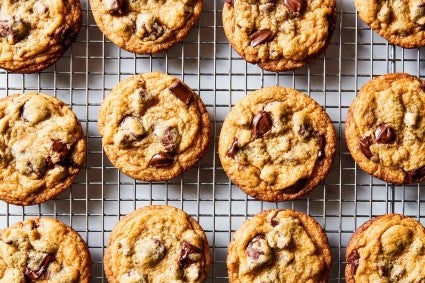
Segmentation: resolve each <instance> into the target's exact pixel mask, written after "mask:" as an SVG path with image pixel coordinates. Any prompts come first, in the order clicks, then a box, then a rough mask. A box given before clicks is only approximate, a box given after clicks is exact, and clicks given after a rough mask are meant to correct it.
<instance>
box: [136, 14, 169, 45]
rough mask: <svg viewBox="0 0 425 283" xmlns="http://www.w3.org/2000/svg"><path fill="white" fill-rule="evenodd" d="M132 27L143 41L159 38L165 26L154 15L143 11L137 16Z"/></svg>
mask: <svg viewBox="0 0 425 283" xmlns="http://www.w3.org/2000/svg"><path fill="white" fill-rule="evenodd" d="M134 29H135V32H136V36H138V37H139V38H142V39H143V40H145V41H149V40H150V41H152V40H156V39H158V38H160V37H161V36H162V35H163V34H164V32H165V28H164V27H163V26H162V24H161V22H160V21H158V19H157V18H156V17H155V16H154V15H149V14H143V13H141V14H139V15H138V16H137V19H136V24H135V26H134Z"/></svg>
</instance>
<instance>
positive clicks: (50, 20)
mask: <svg viewBox="0 0 425 283" xmlns="http://www.w3.org/2000/svg"><path fill="white" fill-rule="evenodd" d="M81 21H82V15H81V7H80V1H79V0H69V1H68V0H67V1H65V0H14V1H10V0H7V1H6V0H5V1H1V4H0V50H1V52H0V67H1V68H3V69H6V70H8V71H11V72H18V73H34V72H39V71H41V70H43V69H45V68H47V67H49V66H50V65H52V64H54V63H55V62H56V61H57V60H58V59H59V58H60V57H61V56H62V55H63V54H64V53H65V51H66V50H67V49H68V47H69V46H71V44H72V43H73V42H74V40H75V39H76V38H77V35H78V32H79V31H80V28H81Z"/></svg>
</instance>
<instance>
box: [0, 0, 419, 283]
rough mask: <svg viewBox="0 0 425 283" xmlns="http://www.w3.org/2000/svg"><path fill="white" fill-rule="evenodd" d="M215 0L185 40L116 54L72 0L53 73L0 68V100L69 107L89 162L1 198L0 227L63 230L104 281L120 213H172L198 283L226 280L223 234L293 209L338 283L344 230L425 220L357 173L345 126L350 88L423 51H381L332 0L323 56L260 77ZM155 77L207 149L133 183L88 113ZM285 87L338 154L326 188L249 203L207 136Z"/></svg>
mask: <svg viewBox="0 0 425 283" xmlns="http://www.w3.org/2000/svg"><path fill="white" fill-rule="evenodd" d="M223 1H224V0H205V1H204V2H205V4H204V10H203V12H202V15H201V19H200V21H199V23H198V24H197V26H195V28H194V29H193V30H192V32H191V33H190V34H189V36H188V37H187V38H186V39H185V40H184V42H183V43H181V44H178V45H176V46H174V47H173V48H171V49H169V50H168V51H167V52H166V53H161V54H155V55H152V56H141V55H135V54H133V53H129V52H126V51H123V50H121V49H119V48H118V47H116V46H115V45H114V44H112V43H111V42H110V41H108V40H107V39H105V38H104V37H103V35H102V33H101V32H100V31H99V29H98V28H97V26H96V24H95V21H94V20H93V17H92V14H91V11H90V8H89V5H88V1H87V0H82V8H83V14H84V20H83V27H82V30H81V32H80V34H79V37H78V39H77V41H76V42H75V43H74V44H73V45H72V47H71V48H70V49H69V50H68V51H67V52H66V54H65V55H64V56H63V57H62V58H61V59H60V60H59V61H58V62H57V63H56V64H55V65H54V66H52V67H50V68H49V69H47V70H45V71H43V72H41V73H39V74H31V75H22V74H12V73H7V72H4V71H0V96H6V95H10V94H14V93H22V92H26V91H40V92H45V93H48V94H51V95H53V96H56V97H58V98H59V99H61V100H63V101H64V102H66V103H67V104H69V105H70V106H71V107H72V109H73V110H74V112H75V113H76V114H77V116H78V118H79V119H80V121H81V123H82V126H83V128H84V131H85V134H86V137H87V146H88V147H87V161H86V164H85V166H84V168H83V169H82V170H81V172H80V174H79V176H78V178H77V180H76V182H75V183H74V184H73V186H72V189H71V190H67V191H65V192H64V193H62V194H61V195H59V196H58V197H56V199H54V200H51V201H48V202H46V203H43V204H41V205H35V206H28V207H19V206H13V205H8V204H6V203H4V202H0V228H4V227H7V226H9V225H11V224H13V223H15V222H17V221H22V220H24V219H27V218H31V217H37V216H49V217H55V218H58V219H59V220H61V221H63V222H65V223H67V224H69V225H71V226H72V227H73V228H74V229H75V230H76V231H78V232H79V233H80V234H81V236H82V237H83V238H84V239H85V240H86V242H87V243H88V245H89V247H90V252H91V255H92V261H93V262H92V264H93V274H92V282H106V279H105V278H104V272H103V267H102V256H103V253H104V251H105V247H106V244H107V241H108V239H109V234H110V231H111V230H112V228H113V227H114V225H115V224H116V223H117V222H118V220H119V219H120V217H122V216H124V215H126V214H127V213H129V212H131V211H132V210H134V209H136V208H138V207H142V206H144V205H149V204H168V205H173V206H176V207H179V208H182V209H183V210H185V211H186V212H187V213H189V214H190V215H192V216H193V217H194V218H195V219H197V220H198V221H199V223H200V224H201V225H202V227H203V228H204V230H205V232H206V234H207V237H208V240H209V244H210V248H211V255H212V259H213V263H212V268H211V271H210V273H209V277H208V279H207V282H228V279H227V269H226V264H225V261H226V247H227V244H228V242H229V241H230V239H231V237H232V233H233V232H234V231H235V230H236V229H237V228H238V227H239V226H240V224H241V223H242V222H243V221H244V220H245V219H246V218H248V217H251V216H253V215H254V214H256V213H258V212H259V211H261V210H263V209H271V208H293V209H297V210H300V211H303V212H305V213H307V214H309V215H311V216H312V217H314V218H315V219H316V220H317V221H318V222H319V223H320V224H321V225H322V226H323V228H324V229H325V230H326V233H327V236H328V238H329V241H330V245H331V249H332V254H333V263H332V270H331V274H330V282H343V281H344V280H343V279H344V278H343V277H344V268H345V262H344V257H345V247H346V245H347V242H348V240H349V238H350V237H351V235H352V233H353V232H354V230H355V229H356V228H357V227H359V226H360V225H361V224H362V223H364V222H365V221H367V220H369V219H370V218H371V217H373V216H376V215H380V214H383V213H391V212H395V213H403V214H406V215H409V216H412V217H414V218H416V219H419V220H420V221H421V222H422V223H423V224H424V223H425V207H424V206H425V194H424V193H421V190H422V189H424V185H409V186H394V185H392V184H387V183H385V182H382V181H380V180H377V179H375V178H372V177H370V176H369V175H368V174H366V173H364V172H363V171H362V170H361V169H359V168H358V167H357V166H356V164H355V163H354V161H353V160H352V158H351V157H350V154H349V152H348V150H347V146H346V143H345V139H344V135H343V132H344V122H345V116H346V112H347V108H348V106H349V104H350V103H351V101H352V100H353V98H354V97H355V95H356V92H357V90H358V89H359V88H360V87H361V86H362V85H363V84H364V83H365V82H366V81H368V80H370V79H371V78H372V77H374V76H377V75H380V74H385V73H388V72H407V73H410V74H412V75H416V76H419V77H424V76H423V73H424V58H425V54H424V51H423V50H419V49H414V50H407V49H406V50H403V49H401V48H398V47H395V46H393V45H389V44H388V43H387V42H386V41H385V40H384V39H382V38H380V37H379V36H378V35H376V34H375V33H374V32H373V31H371V30H370V29H369V28H368V27H367V26H366V25H365V24H364V23H363V22H362V21H361V20H360V19H359V18H358V17H357V14H356V12H355V8H354V5H353V3H352V1H351V0H337V2H338V3H337V4H338V9H337V11H338V12H337V17H338V19H337V24H336V30H335V33H334V35H333V37H332V41H331V44H330V46H329V47H328V49H327V51H326V53H325V54H324V55H323V56H321V57H319V58H318V59H316V60H314V61H313V62H312V63H311V64H309V65H308V66H305V67H303V68H300V69H298V70H295V71H292V72H285V73H279V74H277V73H272V72H266V71H262V70H261V69H260V68H258V67H257V66H255V65H251V64H248V63H246V62H245V61H244V60H242V59H241V58H240V57H239V56H238V55H237V54H236V53H235V52H234V51H233V50H232V49H231V47H230V45H229V43H228V41H227V39H226V37H225V35H224V32H223V28H222V21H221V9H222V6H223ZM149 71H161V72H165V73H169V74H171V75H174V76H176V77H179V78H181V79H183V80H184V81H185V82H186V83H187V84H188V85H189V86H190V87H191V88H193V89H194V90H195V91H196V92H197V93H198V94H199V95H200V96H201V98H202V99H203V101H204V102H205V104H206V106H207V109H208V112H209V114H210V118H211V129H212V131H211V140H210V145H209V149H208V152H207V153H206V155H205V156H204V157H203V159H202V160H201V161H200V162H199V164H197V165H196V166H195V167H194V168H192V169H190V170H189V171H188V172H186V173H184V174H183V175H182V176H180V177H178V178H175V179H172V180H170V181H168V182H158V183H144V182H140V181H135V180H133V179H131V178H129V177H127V176H125V175H123V174H122V173H120V172H119V171H118V170H117V169H115V168H114V167H113V166H112V165H111V163H110V162H109V161H108V159H107V158H106V156H105V155H104V153H103V151H102V144H101V138H100V136H99V133H98V130H97V113H98V109H99V106H100V103H101V102H102V100H103V98H104V97H105V96H106V95H107V94H108V93H109V91H110V89H111V88H112V87H113V86H114V85H116V84H117V83H118V82H119V81H120V80H122V79H124V78H125V77H127V76H129V75H132V74H136V73H143V72H149ZM271 85H281V86H286V87H292V88H295V89H297V90H300V91H302V92H304V93H307V94H308V95H310V96H311V97H312V98H313V99H315V100H316V101H317V102H318V103H320V104H321V105H322V106H323V107H324V108H325V109H326V111H327V113H328V114H329V115H330V117H331V118H332V121H333V123H334V126H335V129H336V132H337V135H338V145H339V146H338V150H337V155H336V160H335V162H334V166H333V168H332V170H331V172H330V174H329V175H328V177H327V179H326V181H325V182H324V183H323V184H321V185H320V186H318V187H317V188H316V189H315V190H314V191H313V192H311V193H310V194H309V195H307V196H305V197H303V198H301V199H299V200H295V201H290V202H280V203H277V204H276V203H266V202H261V201H257V200H255V199H252V198H250V197H247V195H245V194H244V193H242V192H241V191H240V190H239V189H238V188H237V187H235V186H234V185H232V184H231V183H230V182H229V179H228V178H227V177H226V174H225V173H224V171H223V170H222V168H221V164H220V161H219V159H218V154H217V141H218V136H219V133H220V129H221V126H222V122H223V120H224V118H225V116H226V114H227V113H228V112H229V110H230V108H231V106H232V105H234V104H235V103H237V102H238V100H239V99H240V98H241V97H242V96H244V95H245V94H246V93H247V92H250V91H253V90H255V89H258V88H261V87H263V86H271Z"/></svg>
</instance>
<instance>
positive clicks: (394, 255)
mask: <svg viewBox="0 0 425 283" xmlns="http://www.w3.org/2000/svg"><path fill="white" fill-rule="evenodd" d="M424 250H425V228H424V227H423V226H422V225H421V223H419V222H418V221H416V220H414V219H412V218H410V217H407V216H404V215H399V214H386V215H381V216H379V217H376V218H373V219H371V220H369V221H367V222H366V223H364V224H363V225H362V226H360V228H359V229H357V231H356V232H355V233H354V234H353V236H352V237H351V239H350V242H349V243H348V247H347V250H346V256H345V258H346V261H347V265H346V268H345V280H346V282H347V283H354V282H424V281H425V268H424V266H425V255H424Z"/></svg>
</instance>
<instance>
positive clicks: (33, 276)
mask: <svg viewBox="0 0 425 283" xmlns="http://www.w3.org/2000/svg"><path fill="white" fill-rule="evenodd" d="M53 260H54V257H53V256H52V255H49V254H46V255H45V256H44V257H43V258H42V259H41V262H40V264H39V265H38V267H37V269H35V270H34V269H31V268H29V267H26V268H25V276H26V277H27V278H28V279H30V280H37V279H40V278H42V277H44V276H45V275H46V272H47V268H48V267H49V264H50V262H52V261H53Z"/></svg>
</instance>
